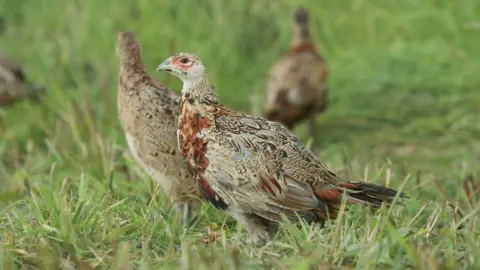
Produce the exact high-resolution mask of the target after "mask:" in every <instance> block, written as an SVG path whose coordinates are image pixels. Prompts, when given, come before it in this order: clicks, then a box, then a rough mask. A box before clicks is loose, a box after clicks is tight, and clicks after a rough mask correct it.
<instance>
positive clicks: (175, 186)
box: [117, 32, 199, 210]
mask: <svg viewBox="0 0 480 270" xmlns="http://www.w3.org/2000/svg"><path fill="white" fill-rule="evenodd" d="M117 54H118V55H119V57H120V75H119V81H118V113H119V118H120V122H121V125H122V127H123V130H124V132H125V136H126V139H127V142H128V146H129V148H130V152H131V154H132V156H133V157H134V158H135V160H136V162H137V163H138V164H139V165H140V166H141V167H142V168H143V169H144V170H145V171H146V172H147V173H148V174H149V175H150V176H151V177H152V178H153V179H154V180H156V181H157V182H158V183H159V184H160V186H161V187H162V189H163V190H164V191H165V192H166V193H167V194H168V195H169V197H170V199H171V201H172V202H173V201H174V200H175V201H176V202H177V206H182V205H187V204H190V202H191V199H193V198H192V197H191V196H192V195H193V196H197V195H199V194H197V188H196V184H195V181H194V178H193V175H192V174H191V173H190V172H189V171H188V170H187V167H186V164H185V161H184V160H183V159H182V157H181V156H180V154H179V152H178V146H177V135H176V131H177V127H178V116H179V113H180V105H179V104H180V96H179V95H177V94H175V93H174V92H173V91H172V90H170V89H168V88H167V87H165V86H163V85H162V84H160V83H158V82H156V81H154V80H153V79H152V78H151V77H150V76H149V75H148V74H147V72H146V71H145V67H144V65H143V63H142V60H141V51H140V44H139V42H138V41H137V39H136V38H135V36H134V34H133V33H132V32H120V33H119V34H118V37H117ZM182 208H183V207H178V208H177V209H178V210H184V209H182ZM187 210H188V206H187Z"/></svg>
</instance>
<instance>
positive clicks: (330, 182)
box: [157, 53, 406, 245]
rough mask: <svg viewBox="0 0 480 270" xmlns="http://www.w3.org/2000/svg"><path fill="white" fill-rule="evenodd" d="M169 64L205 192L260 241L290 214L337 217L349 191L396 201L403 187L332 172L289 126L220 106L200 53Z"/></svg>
mask: <svg viewBox="0 0 480 270" xmlns="http://www.w3.org/2000/svg"><path fill="white" fill-rule="evenodd" d="M161 70H163V71H167V72H168V73H170V74H171V75H173V76H175V77H177V78H179V79H181V80H182V81H183V89H182V98H181V102H180V107H181V113H180V117H179V127H178V131H177V137H178V146H179V150H180V153H181V155H182V156H183V158H184V159H185V160H186V162H187V167H188V168H189V169H190V170H191V171H192V172H193V173H194V174H195V176H196V178H197V181H198V186H199V189H200V193H201V194H202V195H203V197H204V198H205V199H206V200H207V201H209V202H210V203H212V204H213V205H214V206H215V207H217V208H219V209H222V210H225V211H227V212H228V213H229V214H231V215H232V216H233V218H235V219H236V220H237V221H239V222H240V223H242V224H243V226H244V227H245V228H246V230H247V232H248V233H249V235H250V236H251V237H250V239H251V241H252V242H253V243H255V244H259V245H262V244H264V243H265V241H268V240H269V239H270V238H271V237H272V236H273V234H274V233H275V231H276V229H277V227H278V222H280V221H281V217H282V215H284V216H286V217H287V218H289V219H290V220H292V221H294V222H295V221H298V219H297V217H298V216H299V217H301V218H303V219H304V220H306V221H307V222H309V223H320V224H323V222H324V221H325V220H326V219H329V218H330V219H335V218H336V216H337V214H338V211H339V207H340V205H341V202H342V194H346V202H347V203H352V204H363V205H368V206H373V207H379V206H380V205H381V204H382V202H385V203H387V204H389V203H392V202H393V201H394V198H395V196H396V194H397V191H395V190H392V189H389V188H386V187H383V186H378V185H374V184H369V183H362V182H350V181H346V180H343V179H341V178H340V177H338V176H337V175H335V174H334V173H333V172H331V171H329V170H328V169H327V168H326V167H325V166H324V165H323V164H322V162H321V161H320V160H319V159H318V158H317V157H316V156H315V155H314V154H313V152H311V151H310V150H309V149H308V148H306V146H305V145H304V144H303V143H302V141H301V140H300V139H299V138H298V137H297V136H295V134H293V133H292V132H291V131H290V130H289V129H287V128H286V127H285V126H284V125H282V124H280V123H277V122H273V121H269V120H267V119H265V118H262V117H256V116H252V115H248V114H244V113H240V112H236V111H233V110H230V109H228V108H227V107H225V106H222V105H220V103H219V99H218V97H217V95H216V94H215V92H214V87H213V86H212V85H211V84H210V82H209V80H208V76H207V74H206V72H205V66H204V65H203V63H202V61H201V60H200V59H199V58H198V57H197V56H195V55H194V54H190V53H179V54H176V55H174V56H171V57H170V58H168V59H167V60H165V61H164V62H163V63H162V64H160V65H159V66H158V67H157V71H161ZM399 196H400V197H406V195H405V194H403V193H401V194H400V195H399Z"/></svg>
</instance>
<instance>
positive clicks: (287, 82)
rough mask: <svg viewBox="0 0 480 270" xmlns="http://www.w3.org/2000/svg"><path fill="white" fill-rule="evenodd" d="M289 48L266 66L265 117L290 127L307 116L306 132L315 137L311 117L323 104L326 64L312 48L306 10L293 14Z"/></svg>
mask: <svg viewBox="0 0 480 270" xmlns="http://www.w3.org/2000/svg"><path fill="white" fill-rule="evenodd" d="M293 20H294V29H293V32H294V33H293V40H292V44H291V47H290V50H289V51H288V52H287V53H286V54H285V55H283V56H282V58H280V59H279V60H277V61H276V62H275V63H274V64H273V65H272V67H271V68H270V72H269V77H268V80H267V108H266V112H265V118H267V119H268V120H271V121H276V122H279V123H282V124H284V125H285V126H286V127H288V128H289V129H290V130H292V129H293V128H294V127H295V125H296V124H297V123H299V122H301V121H303V120H306V119H309V133H310V134H309V135H310V136H312V137H314V136H315V116H316V115H317V113H320V112H323V111H324V110H325V109H326V106H327V102H328V101H327V95H328V89H327V67H326V65H325V61H324V60H323V58H322V57H321V56H320V54H319V53H318V51H317V50H316V48H315V44H314V40H313V37H312V36H311V34H310V30H309V26H308V13H307V10H306V9H304V8H298V9H297V10H296V11H295V14H294V18H293Z"/></svg>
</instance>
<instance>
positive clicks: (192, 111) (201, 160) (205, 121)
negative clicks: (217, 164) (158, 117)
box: [178, 97, 211, 173]
mask: <svg viewBox="0 0 480 270" xmlns="http://www.w3.org/2000/svg"><path fill="white" fill-rule="evenodd" d="M180 106H181V110H182V111H181V114H180V123H179V134H178V136H179V137H178V144H179V145H178V147H179V149H180V152H181V154H182V156H183V158H184V159H185V160H186V162H187V166H188V168H189V169H190V170H193V171H194V172H197V173H201V172H203V171H204V170H205V168H206V167H207V166H208V160H207V158H206V157H205V155H206V152H207V141H205V140H204V139H203V138H202V136H201V134H202V132H203V131H205V130H207V129H208V128H209V127H210V126H211V120H210V118H208V117H206V116H202V115H201V114H200V113H199V112H198V111H197V109H196V108H195V106H194V105H193V104H191V103H190V102H189V101H188V100H187V98H185V97H182V101H181V104H180Z"/></svg>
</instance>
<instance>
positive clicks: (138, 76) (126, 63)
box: [120, 52, 146, 86]
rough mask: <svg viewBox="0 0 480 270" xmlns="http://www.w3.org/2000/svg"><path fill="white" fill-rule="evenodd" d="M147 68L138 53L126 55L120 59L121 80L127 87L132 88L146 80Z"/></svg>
mask: <svg viewBox="0 0 480 270" xmlns="http://www.w3.org/2000/svg"><path fill="white" fill-rule="evenodd" d="M145 74H146V73H145V66H144V65H143V63H142V61H141V59H140V55H139V54H138V53H133V52H132V53H131V54H130V55H124V56H122V57H121V59H120V79H121V80H122V81H123V83H124V84H126V86H132V85H133V84H135V83H137V82H138V81H139V80H143V79H145Z"/></svg>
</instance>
